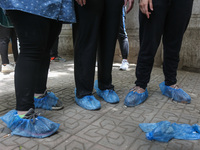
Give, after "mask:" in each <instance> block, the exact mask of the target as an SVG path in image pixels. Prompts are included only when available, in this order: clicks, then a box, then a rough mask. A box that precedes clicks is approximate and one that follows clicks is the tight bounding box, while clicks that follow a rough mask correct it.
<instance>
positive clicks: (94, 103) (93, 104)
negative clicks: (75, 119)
mask: <svg viewBox="0 0 200 150" xmlns="http://www.w3.org/2000/svg"><path fill="white" fill-rule="evenodd" d="M75 101H76V103H77V104H78V105H79V106H80V107H82V108H84V109H87V110H97V109H100V108H101V103H100V102H99V101H98V100H97V99H96V98H95V97H94V96H93V95H88V96H84V97H83V98H78V97H75Z"/></svg>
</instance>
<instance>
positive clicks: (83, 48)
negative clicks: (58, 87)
mask: <svg viewBox="0 0 200 150" xmlns="http://www.w3.org/2000/svg"><path fill="white" fill-rule="evenodd" d="M123 2H124V0H87V4H86V5H85V6H83V7H81V6H79V5H78V4H77V3H76V2H75V9H76V15H77V23H76V24H74V25H73V35H74V63H75V82H76V88H77V94H76V95H77V97H79V98H81V97H83V96H85V95H91V94H92V90H93V84H94V73H95V62H96V51H97V47H98V80H99V88H100V89H101V90H105V89H113V88H114V86H113V85H112V75H111V73H112V64H113V57H114V52H115V45H116V40H117V35H118V32H119V23H120V15H121V13H122V6H123Z"/></svg>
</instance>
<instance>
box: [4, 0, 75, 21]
mask: <svg viewBox="0 0 200 150" xmlns="http://www.w3.org/2000/svg"><path fill="white" fill-rule="evenodd" d="M0 7H1V8H3V9H5V10H20V11H24V12H27V13H31V14H34V15H39V16H42V17H45V18H50V19H54V20H59V21H63V22H67V23H74V22H75V21H76V18H75V12H74V2H73V0H0Z"/></svg>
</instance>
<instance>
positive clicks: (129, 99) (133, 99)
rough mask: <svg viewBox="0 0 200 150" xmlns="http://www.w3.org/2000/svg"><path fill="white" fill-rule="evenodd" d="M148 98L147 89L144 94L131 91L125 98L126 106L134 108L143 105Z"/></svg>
mask: <svg viewBox="0 0 200 150" xmlns="http://www.w3.org/2000/svg"><path fill="white" fill-rule="evenodd" d="M147 98H148V91H147V89H145V92H143V93H137V92H133V91H130V92H129V93H128V94H127V95H126V97H125V100H124V105H126V106H128V107H134V106H137V105H139V104H141V103H143V102H144V101H145V100H146V99H147Z"/></svg>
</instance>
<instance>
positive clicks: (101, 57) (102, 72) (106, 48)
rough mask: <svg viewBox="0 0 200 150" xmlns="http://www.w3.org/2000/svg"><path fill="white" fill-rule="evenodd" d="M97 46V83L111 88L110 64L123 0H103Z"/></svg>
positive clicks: (102, 86)
mask: <svg viewBox="0 0 200 150" xmlns="http://www.w3.org/2000/svg"><path fill="white" fill-rule="evenodd" d="M104 2H105V5H104V13H103V16H102V20H101V29H100V43H99V48H98V83H99V85H98V86H99V89H100V90H106V89H110V90H113V89H114V86H113V85H112V65H113V58H114V52H115V46H116V40H117V35H118V32H119V23H120V16H121V13H122V6H123V2H124V1H123V0H104Z"/></svg>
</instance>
